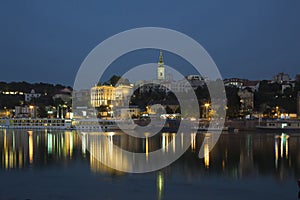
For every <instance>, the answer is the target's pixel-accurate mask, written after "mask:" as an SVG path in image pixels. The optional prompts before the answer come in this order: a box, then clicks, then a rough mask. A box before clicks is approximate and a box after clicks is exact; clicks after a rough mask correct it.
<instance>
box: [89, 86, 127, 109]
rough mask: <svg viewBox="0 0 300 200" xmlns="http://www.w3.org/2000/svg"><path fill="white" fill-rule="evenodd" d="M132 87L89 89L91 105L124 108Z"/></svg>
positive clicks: (97, 87)
mask: <svg viewBox="0 0 300 200" xmlns="http://www.w3.org/2000/svg"><path fill="white" fill-rule="evenodd" d="M132 90H133V87H132V86H130V85H119V86H117V87H114V86H108V85H101V86H94V87H92V88H91V92H90V94H91V105H92V106H93V107H100V106H124V103H125V102H128V101H129V98H130V94H131V93H132Z"/></svg>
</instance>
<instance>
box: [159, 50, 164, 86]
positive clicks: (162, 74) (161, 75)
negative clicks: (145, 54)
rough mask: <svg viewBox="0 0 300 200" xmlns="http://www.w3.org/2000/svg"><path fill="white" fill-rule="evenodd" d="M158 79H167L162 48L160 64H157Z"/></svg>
mask: <svg viewBox="0 0 300 200" xmlns="http://www.w3.org/2000/svg"><path fill="white" fill-rule="evenodd" d="M157 79H158V80H164V79H165V67H164V61H163V55H162V50H160V52H159V61H158V66H157Z"/></svg>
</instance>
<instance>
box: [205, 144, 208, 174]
mask: <svg viewBox="0 0 300 200" xmlns="http://www.w3.org/2000/svg"><path fill="white" fill-rule="evenodd" d="M204 166H205V167H206V168H209V146H208V144H207V143H205V144H204Z"/></svg>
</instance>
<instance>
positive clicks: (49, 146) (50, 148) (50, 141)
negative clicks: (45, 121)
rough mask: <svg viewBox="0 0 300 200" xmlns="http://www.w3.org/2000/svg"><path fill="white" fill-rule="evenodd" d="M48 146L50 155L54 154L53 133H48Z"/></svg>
mask: <svg viewBox="0 0 300 200" xmlns="http://www.w3.org/2000/svg"><path fill="white" fill-rule="evenodd" d="M47 139H48V140H47V144H48V145H47V146H48V154H52V134H51V133H48V136H47Z"/></svg>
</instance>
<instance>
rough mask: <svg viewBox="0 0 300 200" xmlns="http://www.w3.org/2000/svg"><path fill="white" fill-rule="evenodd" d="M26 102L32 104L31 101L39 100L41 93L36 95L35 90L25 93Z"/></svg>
mask: <svg viewBox="0 0 300 200" xmlns="http://www.w3.org/2000/svg"><path fill="white" fill-rule="evenodd" d="M24 95H25V102H30V101H31V99H34V98H39V97H40V96H41V94H40V93H35V91H34V89H32V90H31V92H30V93H25V94H24Z"/></svg>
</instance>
